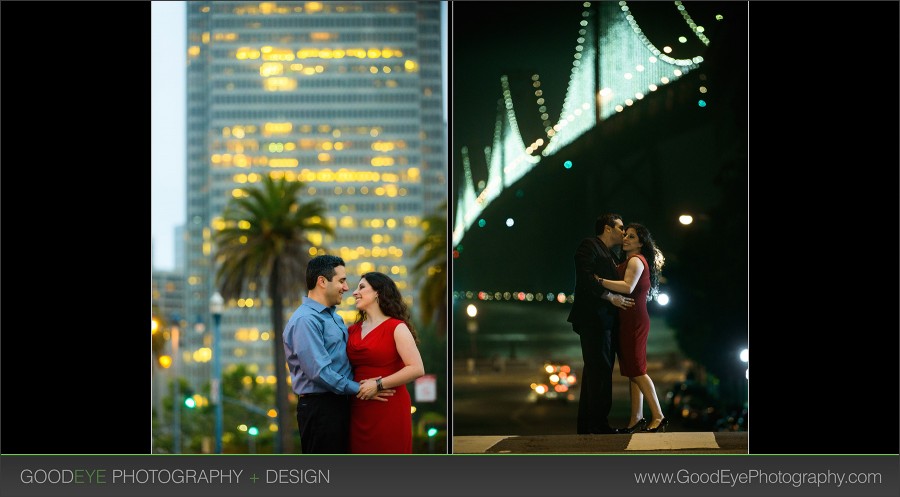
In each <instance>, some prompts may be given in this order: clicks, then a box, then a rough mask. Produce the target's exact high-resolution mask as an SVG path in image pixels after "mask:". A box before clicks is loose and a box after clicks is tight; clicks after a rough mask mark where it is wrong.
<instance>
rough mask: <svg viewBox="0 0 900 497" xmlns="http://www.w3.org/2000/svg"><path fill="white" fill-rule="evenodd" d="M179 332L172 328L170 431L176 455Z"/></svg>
mask: <svg viewBox="0 0 900 497" xmlns="http://www.w3.org/2000/svg"><path fill="white" fill-rule="evenodd" d="M180 331H181V330H179V329H178V327H177V326H173V327H172V377H173V378H174V380H175V385H174V393H173V394H172V395H173V397H172V422H173V423H174V425H175V428H174V429H173V431H172V451H173V452H174V453H176V454H181V382H180V381H179V377H178V374H179V373H180V372H181V371H180V369H181V367H180V365H181V360H180V358H179V357H178V355H179V354H180V353H181V352H180V351H179V350H178V349H179V344H180V343H181V333H180Z"/></svg>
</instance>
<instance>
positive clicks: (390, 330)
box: [347, 318, 412, 454]
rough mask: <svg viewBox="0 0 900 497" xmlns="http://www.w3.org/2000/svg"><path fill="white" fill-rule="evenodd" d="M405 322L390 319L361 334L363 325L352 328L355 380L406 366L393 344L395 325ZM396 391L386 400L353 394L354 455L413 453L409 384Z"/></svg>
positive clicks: (350, 346) (350, 351)
mask: <svg viewBox="0 0 900 497" xmlns="http://www.w3.org/2000/svg"><path fill="white" fill-rule="evenodd" d="M401 323H403V321H402V320H400V319H395V318H388V319H387V320H385V321H384V322H383V323H381V324H379V325H378V326H376V327H375V329H373V330H372V331H370V332H369V333H367V334H366V336H365V337H363V336H362V324H361V323H355V324H353V325H352V326H350V328H348V331H349V338H348V341H347V356H348V357H349V358H350V365H351V366H352V367H353V379H354V380H356V381H361V380H365V379H368V378H375V377H378V376H381V377H386V376H388V375H391V374H394V373H396V372H397V371H399V370H400V369H402V368H403V366H404V364H403V359H402V358H401V357H400V353H399V352H397V346H396V344H395V343H394V328H396V327H397V325H399V324H401ZM393 388H394V390H396V392H395V393H394V395H393V396H391V397H387V399H388V401H387V402H379V401H377V400H360V399H357V398H356V397H353V401H352V404H351V407H350V452H351V453H352V454H411V453H412V413H411V412H410V408H411V405H412V401H411V399H410V397H409V391H408V390H407V389H406V385H400V386H397V387H393Z"/></svg>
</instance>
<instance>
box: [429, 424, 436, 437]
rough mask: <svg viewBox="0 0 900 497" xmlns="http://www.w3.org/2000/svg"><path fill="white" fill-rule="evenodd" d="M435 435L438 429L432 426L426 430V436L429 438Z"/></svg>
mask: <svg viewBox="0 0 900 497" xmlns="http://www.w3.org/2000/svg"><path fill="white" fill-rule="evenodd" d="M437 433H438V429H437V428H435V427H434V426H432V427H431V428H428V436H429V437H433V436H435V435H437Z"/></svg>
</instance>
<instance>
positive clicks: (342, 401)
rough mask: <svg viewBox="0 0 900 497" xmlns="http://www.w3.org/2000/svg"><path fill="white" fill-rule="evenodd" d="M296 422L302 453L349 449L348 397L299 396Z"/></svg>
mask: <svg viewBox="0 0 900 497" xmlns="http://www.w3.org/2000/svg"><path fill="white" fill-rule="evenodd" d="M297 425H298V426H299V427H300V447H301V448H302V449H303V453H304V454H347V453H349V452H350V397H349V396H347V395H338V394H335V393H317V394H307V395H301V396H300V398H298V399H297Z"/></svg>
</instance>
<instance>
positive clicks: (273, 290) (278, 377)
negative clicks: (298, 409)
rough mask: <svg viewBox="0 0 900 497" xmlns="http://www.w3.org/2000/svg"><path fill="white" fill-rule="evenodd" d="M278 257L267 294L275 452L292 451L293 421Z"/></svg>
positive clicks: (270, 277)
mask: <svg viewBox="0 0 900 497" xmlns="http://www.w3.org/2000/svg"><path fill="white" fill-rule="evenodd" d="M278 278H279V264H278V259H277V258H276V259H275V262H274V263H273V265H272V274H271V275H270V276H269V296H271V297H272V332H273V333H274V334H275V343H274V346H275V397H276V402H275V405H277V406H278V418H277V420H278V436H277V437H275V453H276V454H285V453H287V454H293V453H294V436H293V434H294V423H293V422H292V421H291V420H292V419H293V418H292V416H291V413H290V409H291V404H290V402H288V391H287V358H286V357H285V355H284V339H283V338H282V337H283V336H284V305H283V303H282V301H281V292H280V291H279V289H278Z"/></svg>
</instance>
